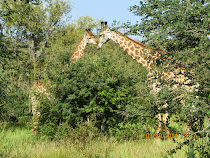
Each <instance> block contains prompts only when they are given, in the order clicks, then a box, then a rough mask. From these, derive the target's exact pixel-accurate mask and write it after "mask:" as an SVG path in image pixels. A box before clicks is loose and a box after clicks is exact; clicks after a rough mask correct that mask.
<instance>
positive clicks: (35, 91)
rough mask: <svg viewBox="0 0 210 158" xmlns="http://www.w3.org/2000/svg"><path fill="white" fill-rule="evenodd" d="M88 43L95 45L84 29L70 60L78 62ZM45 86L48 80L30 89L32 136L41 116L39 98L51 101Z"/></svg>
mask: <svg viewBox="0 0 210 158" xmlns="http://www.w3.org/2000/svg"><path fill="white" fill-rule="evenodd" d="M88 43H92V44H97V39H96V38H95V36H94V35H93V33H92V32H91V30H90V29H86V33H85V34H84V36H83V38H82V39H81V40H80V42H79V43H78V44H77V46H76V48H75V50H74V52H73V54H72V56H71V59H72V60H75V61H76V60H78V59H79V58H80V57H81V56H82V55H83V52H84V50H85V46H86V45H87V44H88ZM47 85H50V81H49V80H48V82H47V83H44V82H40V81H35V82H34V84H33V86H32V87H31V91H30V95H29V113H30V114H32V116H33V117H32V120H33V121H32V122H33V123H32V125H33V127H32V134H36V128H37V124H38V121H39V117H40V115H41V113H40V111H39V110H38V108H39V107H40V104H41V103H40V101H39V100H40V97H41V95H43V96H46V99H48V100H51V99H53V98H52V96H51V94H50V93H49V92H48V91H47V89H46V88H47V87H46V86H47Z"/></svg>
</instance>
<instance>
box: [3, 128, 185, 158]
mask: <svg viewBox="0 0 210 158" xmlns="http://www.w3.org/2000/svg"><path fill="white" fill-rule="evenodd" d="M0 140H1V142H0V157H2V158H5V157H7V158H8V157H15V158H16V157H17V158H25V157H27V158H29V157H30V158H41V157H42V158H43V157H44V158H63V157H68V158H84V157H85V158H86V157H89V158H92V157H93V158H105V157H106V158H107V157H108V158H116V157H117V158H135V157H136V158H140V157H146V158H153V157H164V156H165V154H166V151H167V150H169V149H172V148H173V147H174V146H175V145H176V144H174V143H173V142H172V141H170V140H167V141H157V140H156V139H153V140H146V139H144V140H140V141H133V140H130V141H129V140H123V141H117V140H116V139H115V138H113V137H111V138H107V137H105V136H103V137H100V138H97V139H94V140H88V138H87V141H83V142H81V141H75V140H74V141H72V140H71V139H68V140H60V141H49V140H47V139H45V138H37V137H35V136H32V135H31V131H30V130H29V129H26V128H22V129H21V128H14V129H8V130H2V131H0ZM174 156H175V157H186V155H185V152H184V151H183V150H182V151H179V152H177V153H176V155H174Z"/></svg>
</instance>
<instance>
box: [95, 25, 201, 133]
mask: <svg viewBox="0 0 210 158" xmlns="http://www.w3.org/2000/svg"><path fill="white" fill-rule="evenodd" d="M109 40H112V41H114V42H115V43H116V44H118V45H119V46H120V47H121V48H122V49H123V50H124V51H125V52H126V53H127V54H128V55H130V56H131V57H132V58H133V59H135V60H136V61H137V62H138V63H139V64H140V65H142V66H143V67H145V68H146V70H147V72H148V74H147V77H148V79H147V81H146V83H147V85H148V87H149V88H150V89H151V91H150V92H151V94H153V95H154V96H156V95H157V93H158V92H160V90H161V89H162V88H163V85H162V84H161V83H160V82H159V79H161V80H162V81H166V83H167V84H166V86H167V87H168V88H169V89H172V90H175V89H176V90H177V89H178V88H183V89H185V90H186V92H193V91H197V88H198V87H199V84H198V83H195V81H194V79H192V78H189V77H187V76H186V74H187V72H188V73H191V74H193V72H192V71H188V70H187V68H186V67H184V66H181V67H178V66H177V65H178V64H177V63H176V62H174V63H173V65H169V64H165V65H162V66H163V68H169V67H171V69H172V71H167V70H164V69H159V68H158V66H157V63H158V61H161V60H163V58H162V56H161V54H162V53H163V54H166V52H164V51H162V50H154V49H153V48H147V47H146V46H145V45H144V44H141V43H139V42H136V41H134V40H132V39H131V38H129V37H127V36H123V35H122V34H121V33H119V32H115V31H111V29H110V28H109V27H108V26H107V23H106V25H104V22H101V32H100V33H99V39H98V48H101V47H102V45H103V44H105V43H106V42H107V41H109ZM164 60H166V59H164ZM167 60H170V59H167ZM171 83H175V84H171ZM184 95H187V93H185V94H184ZM184 95H183V94H181V95H180V96H178V97H176V98H175V99H177V98H179V99H180V98H183V96H184ZM181 101H182V99H181ZM167 107H168V104H167V103H165V105H163V106H162V108H163V109H164V111H165V113H164V114H163V116H162V117H161V114H160V113H159V114H157V115H156V118H157V119H158V127H157V131H156V133H157V134H158V133H159V132H160V130H161V122H163V123H164V125H165V129H166V133H167V134H168V133H169V130H168V127H167V121H168V112H167Z"/></svg>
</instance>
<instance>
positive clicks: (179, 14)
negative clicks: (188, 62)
mask: <svg viewBox="0 0 210 158" xmlns="http://www.w3.org/2000/svg"><path fill="white" fill-rule="evenodd" d="M208 2H209V1H208V0H148V1H140V3H139V5H134V6H131V7H130V9H129V10H130V12H132V13H133V14H134V15H136V16H140V17H141V23H137V24H136V25H130V24H129V23H128V24H126V27H129V28H130V29H131V32H133V33H135V34H141V35H144V37H146V41H145V42H148V43H152V44H153V45H156V46H160V45H162V46H164V48H162V49H166V50H169V51H173V50H186V49H191V48H194V49H197V50H208V48H209V47H210V42H209V36H208V35H209V34H210V31H209V25H210V18H209V17H210V12H209V10H210V4H209V3H208Z"/></svg>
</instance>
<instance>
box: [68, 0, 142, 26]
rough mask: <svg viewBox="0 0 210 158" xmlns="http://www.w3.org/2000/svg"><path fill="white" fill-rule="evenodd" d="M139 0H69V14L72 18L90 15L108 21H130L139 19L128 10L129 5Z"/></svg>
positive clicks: (136, 3) (133, 21) (137, 2)
mask: <svg viewBox="0 0 210 158" xmlns="http://www.w3.org/2000/svg"><path fill="white" fill-rule="evenodd" d="M139 1H140V0H70V2H72V3H73V9H72V11H71V14H72V15H73V18H75V17H78V16H86V15H88V16H91V17H93V18H94V19H102V18H104V20H105V21H108V23H112V22H113V20H117V21H121V22H127V21H128V20H129V21H130V22H132V23H134V24H135V23H136V21H140V17H138V16H134V14H132V13H131V12H129V10H128V9H129V7H130V6H132V5H138V4H139Z"/></svg>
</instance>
